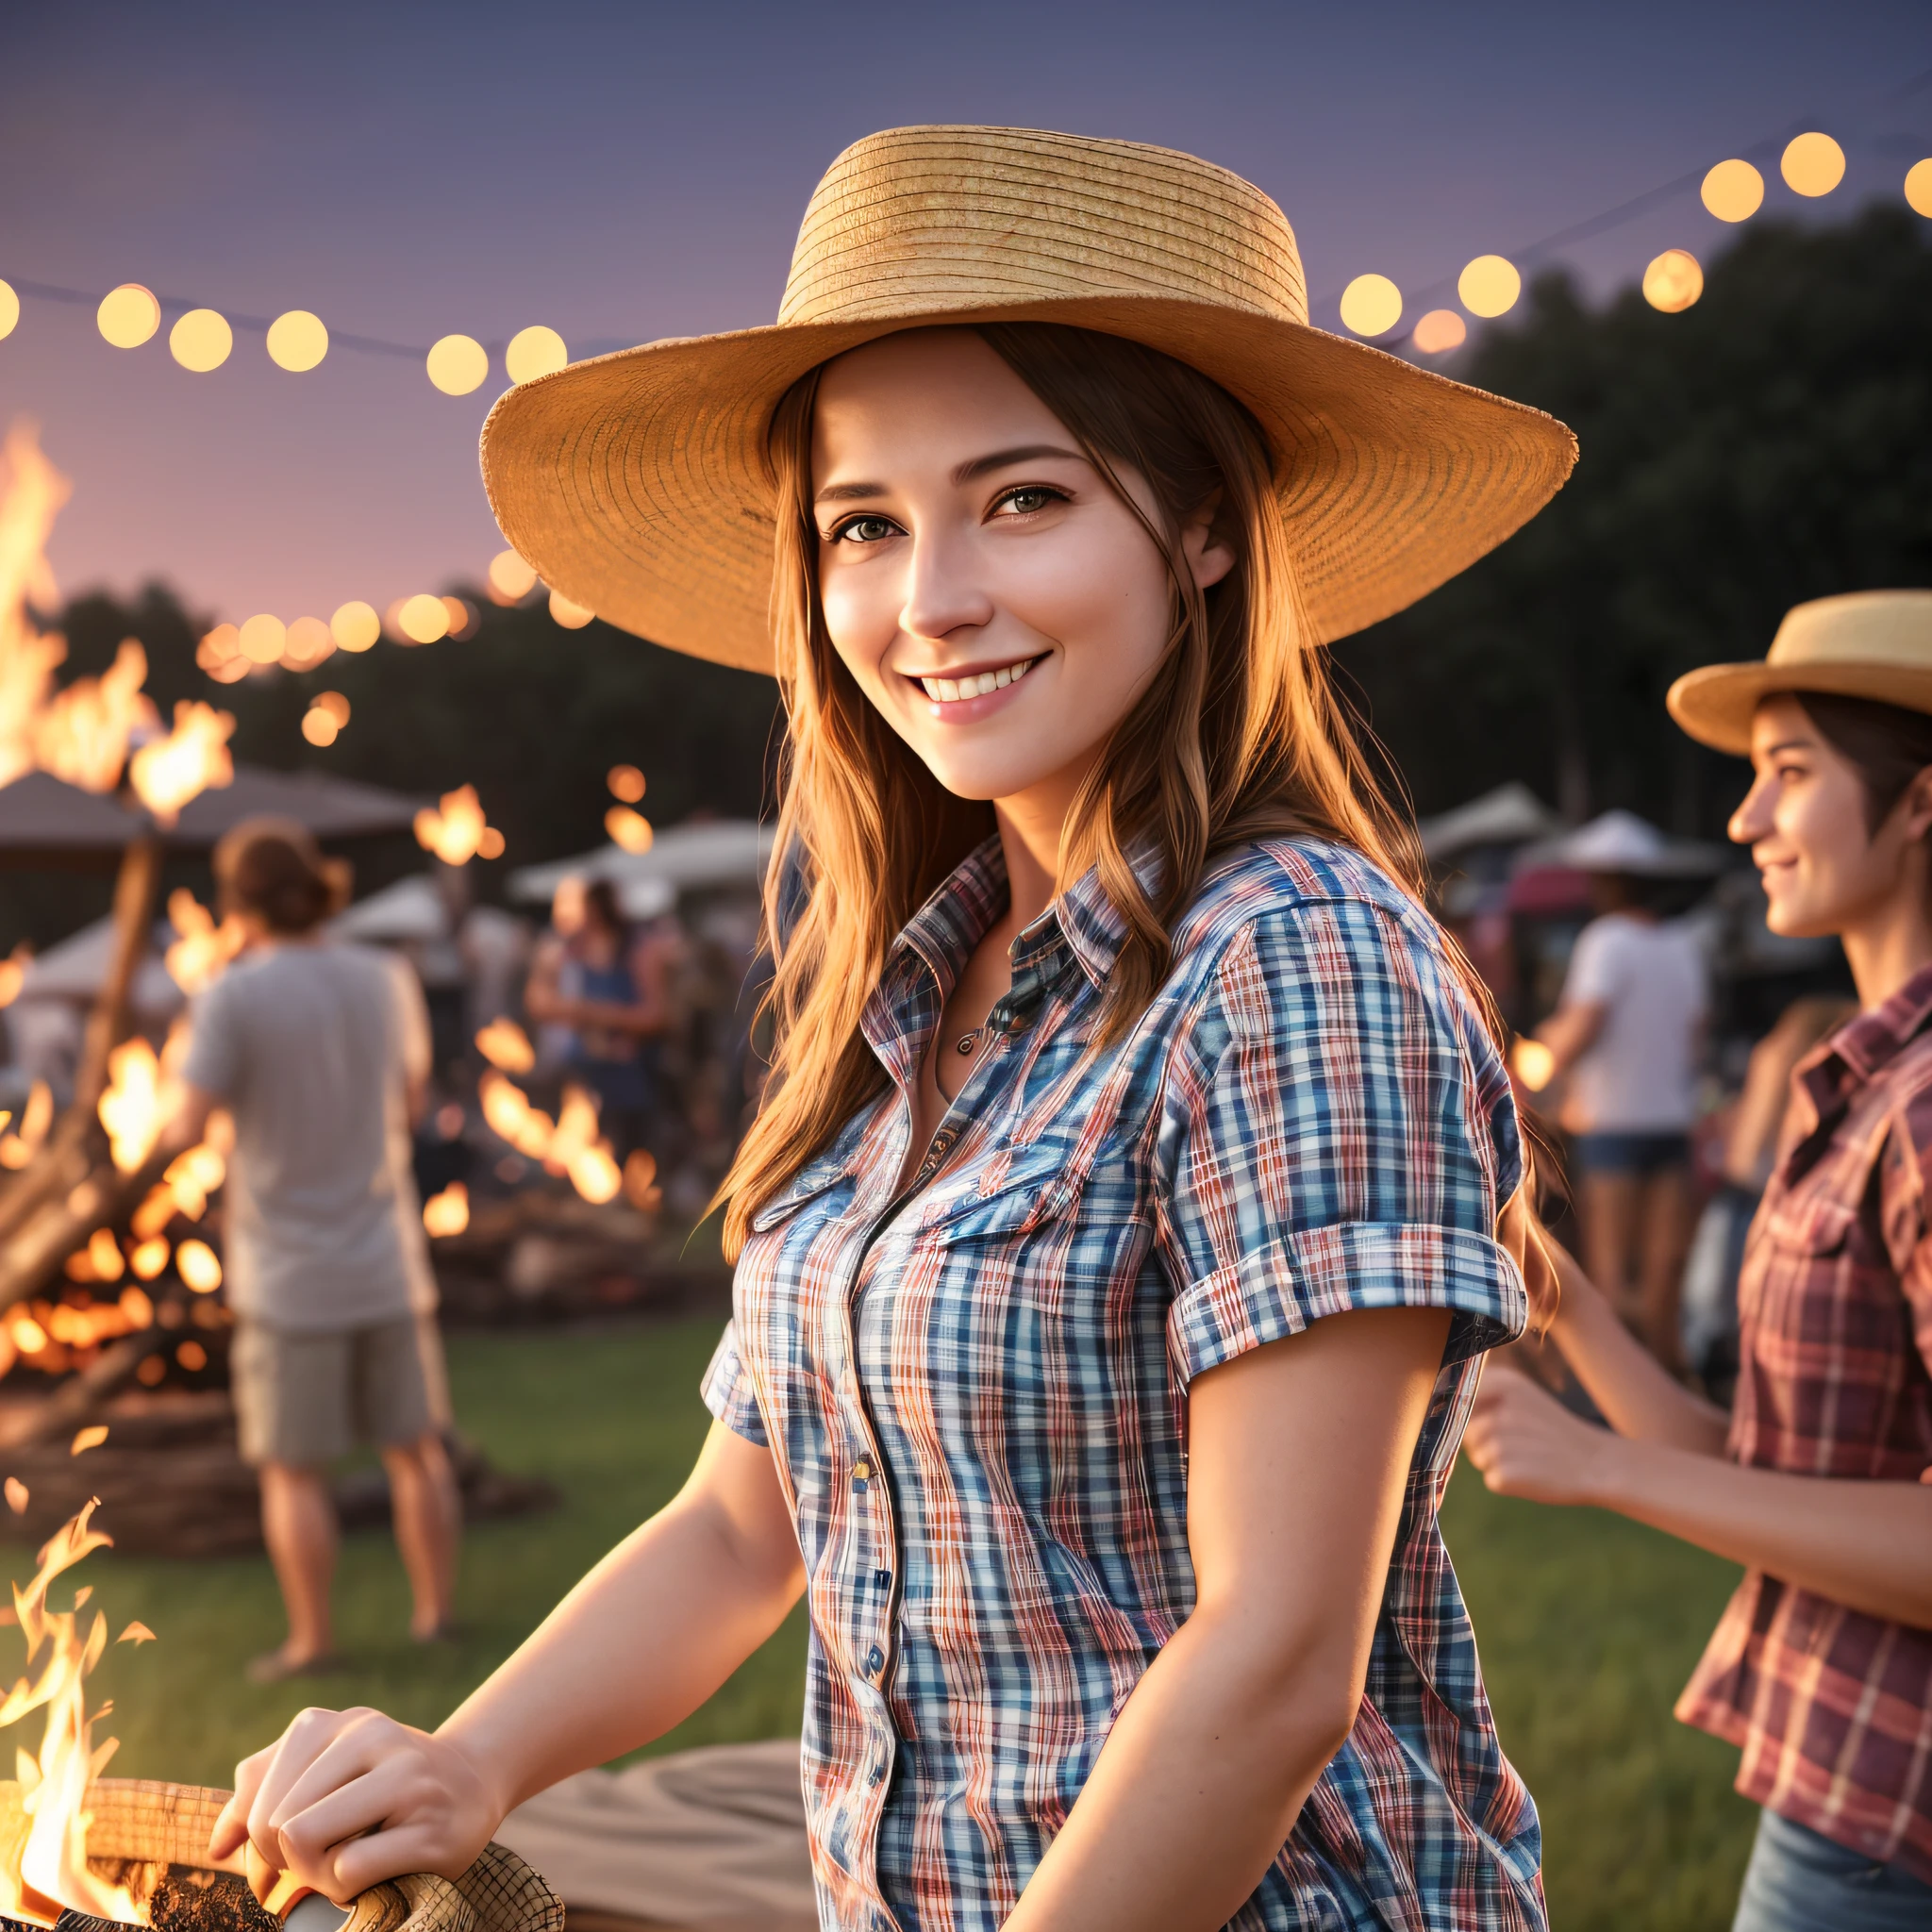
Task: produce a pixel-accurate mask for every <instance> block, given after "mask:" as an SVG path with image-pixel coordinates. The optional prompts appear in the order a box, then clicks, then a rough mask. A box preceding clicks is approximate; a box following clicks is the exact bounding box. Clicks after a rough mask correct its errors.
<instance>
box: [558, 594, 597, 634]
mask: <svg viewBox="0 0 1932 1932" xmlns="http://www.w3.org/2000/svg"><path fill="white" fill-rule="evenodd" d="M596 614H597V613H596V612H595V611H594V610H591V609H589V608H586V607H585V606H584V605H582V604H573V603H572V602H571V601H570V599H569V598H568V597H566V596H565V595H564V594H563V592H562V591H551V593H550V621H551V623H553V624H560V625H562V626H563V627H564V629H565V630H582V629H583V627H584V626H585V625H587V624H589V623H590V621H591V618H593V617H595V616H596Z"/></svg>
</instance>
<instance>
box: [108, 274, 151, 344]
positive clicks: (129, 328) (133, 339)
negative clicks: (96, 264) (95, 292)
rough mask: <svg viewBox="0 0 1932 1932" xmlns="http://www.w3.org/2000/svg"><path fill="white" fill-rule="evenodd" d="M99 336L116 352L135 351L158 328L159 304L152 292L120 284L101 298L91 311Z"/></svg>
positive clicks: (132, 283) (129, 284)
mask: <svg viewBox="0 0 1932 1932" xmlns="http://www.w3.org/2000/svg"><path fill="white" fill-rule="evenodd" d="M94 321H95V322H96V323H97V324H98V325H99V327H100V331H101V334H102V335H103V336H104V337H105V338H106V339H107V340H108V341H110V342H112V343H113V345H114V346H115V347H116V348H117V349H138V348H140V347H141V345H142V343H143V342H144V341H147V339H148V338H149V337H150V336H151V335H153V334H154V332H155V331H156V329H158V328H159V327H160V325H161V305H160V304H159V303H158V302H157V301H156V300H155V293H154V291H153V290H152V289H143V288H142V285H141V284H140V283H139V282H123V283H122V284H121V286H120V287H119V288H118V289H109V290H108V292H107V293H106V294H105V295H103V296H102V297H101V306H100V307H99V308H97V309H95V311H94Z"/></svg>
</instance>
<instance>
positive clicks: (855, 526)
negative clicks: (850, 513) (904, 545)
mask: <svg viewBox="0 0 1932 1932" xmlns="http://www.w3.org/2000/svg"><path fill="white" fill-rule="evenodd" d="M898 534H899V526H898V525H897V524H895V523H894V522H893V521H892V520H891V517H852V518H850V519H848V520H847V521H846V522H845V523H842V524H841V525H839V527H838V528H837V529H836V530H834V531H833V532H832V541H833V542H834V543H882V542H883V541H885V540H886V539H887V538H888V537H896V536H897V535H898Z"/></svg>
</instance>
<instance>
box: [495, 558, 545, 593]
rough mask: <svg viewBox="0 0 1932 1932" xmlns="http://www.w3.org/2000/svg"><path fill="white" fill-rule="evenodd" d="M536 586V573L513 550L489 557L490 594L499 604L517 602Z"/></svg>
mask: <svg viewBox="0 0 1932 1932" xmlns="http://www.w3.org/2000/svg"><path fill="white" fill-rule="evenodd" d="M536 588H537V573H536V572H535V571H534V570H532V569H531V568H530V566H529V565H528V564H527V563H525V561H524V559H523V558H521V557H519V556H518V555H517V554H516V552H515V551H514V550H499V551H498V552H497V553H496V555H495V556H494V557H492V558H491V559H490V594H491V596H492V597H493V598H495V600H496V601H497V602H498V603H499V604H519V603H521V602H522V601H523V600H524V599H525V597H527V596H528V595H529V594H530V592H531V591H534V590H535V589H536Z"/></svg>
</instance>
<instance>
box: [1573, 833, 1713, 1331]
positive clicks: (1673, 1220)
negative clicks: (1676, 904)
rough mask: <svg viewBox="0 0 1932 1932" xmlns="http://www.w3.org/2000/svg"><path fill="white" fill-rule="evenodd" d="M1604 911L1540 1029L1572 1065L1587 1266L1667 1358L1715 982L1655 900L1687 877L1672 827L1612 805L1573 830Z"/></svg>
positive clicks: (1579, 944) (1692, 939)
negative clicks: (1655, 892)
mask: <svg viewBox="0 0 1932 1932" xmlns="http://www.w3.org/2000/svg"><path fill="white" fill-rule="evenodd" d="M1562 856H1563V858H1564V859H1565V860H1566V862H1568V863H1569V864H1572V865H1574V866H1576V867H1578V868H1579V869H1581V870H1583V871H1586V872H1588V873H1589V874H1591V896H1592V898H1593V900H1594V901H1595V904H1596V907H1597V909H1598V914H1599V916H1598V917H1597V918H1596V919H1594V920H1592V921H1591V924H1589V925H1587V926H1586V927H1585V928H1584V929H1583V932H1582V934H1581V935H1580V936H1579V937H1578V939H1577V941H1576V948H1575V950H1574V952H1573V953H1572V954H1571V956H1570V970H1569V974H1568V976H1567V977H1566V978H1565V980H1564V983H1563V996H1562V999H1561V1001H1560V1002H1559V1003H1558V1005H1557V1010H1556V1012H1555V1013H1553V1014H1552V1015H1551V1016H1550V1018H1549V1019H1548V1020H1546V1021H1545V1022H1544V1023H1543V1024H1542V1025H1541V1027H1539V1028H1538V1035H1539V1037H1540V1038H1541V1040H1542V1041H1543V1042H1544V1043H1545V1044H1546V1045H1547V1046H1548V1047H1549V1048H1550V1050H1551V1052H1552V1054H1553V1056H1554V1058H1555V1067H1554V1070H1553V1073H1554V1074H1562V1073H1565V1072H1567V1073H1568V1074H1569V1079H1568V1082H1567V1085H1566V1090H1565V1093H1564V1102H1563V1115H1562V1118H1563V1124H1564V1126H1565V1127H1566V1128H1568V1129H1569V1130H1570V1134H1571V1142H1570V1145H1571V1165H1572V1168H1573V1170H1574V1172H1575V1174H1576V1175H1577V1178H1578V1186H1577V1209H1578V1212H1579V1215H1580V1217H1581V1220H1582V1223H1583V1246H1584V1258H1585V1264H1586V1266H1587V1267H1588V1269H1589V1272H1590V1274H1591V1277H1592V1278H1593V1279H1594V1280H1595V1281H1597V1282H1598V1283H1599V1284H1600V1285H1601V1286H1602V1288H1603V1289H1604V1291H1605V1292H1606V1293H1607V1294H1609V1295H1611V1296H1612V1297H1613V1299H1614V1300H1615V1302H1616V1304H1617V1306H1618V1307H1619V1308H1620V1309H1621V1310H1622V1311H1623V1312H1624V1315H1625V1316H1626V1318H1627V1319H1629V1320H1631V1321H1632V1322H1634V1323H1635V1324H1636V1325H1637V1327H1638V1328H1639V1329H1640V1331H1641V1334H1642V1335H1643V1337H1644V1340H1645V1341H1647V1342H1648V1343H1649V1345H1650V1347H1651V1349H1652V1350H1653V1352H1654V1353H1655V1354H1656V1355H1657V1358H1658V1360H1660V1361H1662V1362H1663V1363H1664V1364H1665V1365H1666V1366H1668V1367H1670V1368H1673V1369H1674V1368H1675V1367H1676V1366H1677V1362H1678V1354H1679V1348H1678V1340H1677V1293H1678V1285H1679V1280H1680V1277H1681V1275H1682V1274H1683V1269H1684V1258H1685V1256H1686V1254H1687V1252H1688V1250H1689V1247H1690V1241H1691V1208H1692V1200H1691V1124H1692V1123H1693V1122H1694V1120H1695V1118H1696V1083H1697V1064H1698V1059H1699V1058H1700V1056H1701V1053H1702V1051H1703V1044H1704V1028H1705V1021H1706V1016H1707V1009H1708V1007H1709V992H1708V985H1707V974H1706V969H1705V960H1704V952H1703V948H1702V946H1701V945H1700V943H1699V941H1698V940H1697V937H1696V935H1695V934H1694V933H1693V932H1691V930H1689V928H1688V927H1686V926H1685V925H1684V924H1681V923H1679V922H1675V921H1668V920H1662V919H1659V918H1658V917H1657V914H1656V913H1655V912H1654V911H1653V910H1651V909H1650V908H1649V907H1648V906H1647V905H1646V904H1645V901H1644V894H1645V891H1646V885H1647V882H1648V881H1650V880H1654V879H1656V878H1658V877H1660V876H1681V875H1682V871H1683V861H1682V860H1681V859H1680V858H1678V856H1677V855H1676V854H1675V853H1674V852H1673V851H1672V850H1671V848H1670V846H1669V844H1668V843H1667V841H1665V840H1664V838H1663V835H1662V834H1661V833H1659V832H1657V830H1656V828H1655V827H1653V826H1651V825H1648V824H1644V822H1643V821H1642V820H1641V819H1639V818H1636V817H1633V816H1632V815H1631V814H1630V813H1627V812H1610V813H1607V814H1606V815H1605V816H1604V817H1603V818H1601V819H1598V820H1596V821H1595V822H1594V823H1592V824H1590V825H1587V826H1585V827H1584V829H1583V830H1582V831H1581V832H1579V833H1577V834H1576V835H1575V837H1574V839H1572V840H1571V841H1569V842H1568V845H1567V847H1566V849H1565V851H1564V853H1563V855H1562Z"/></svg>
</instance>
